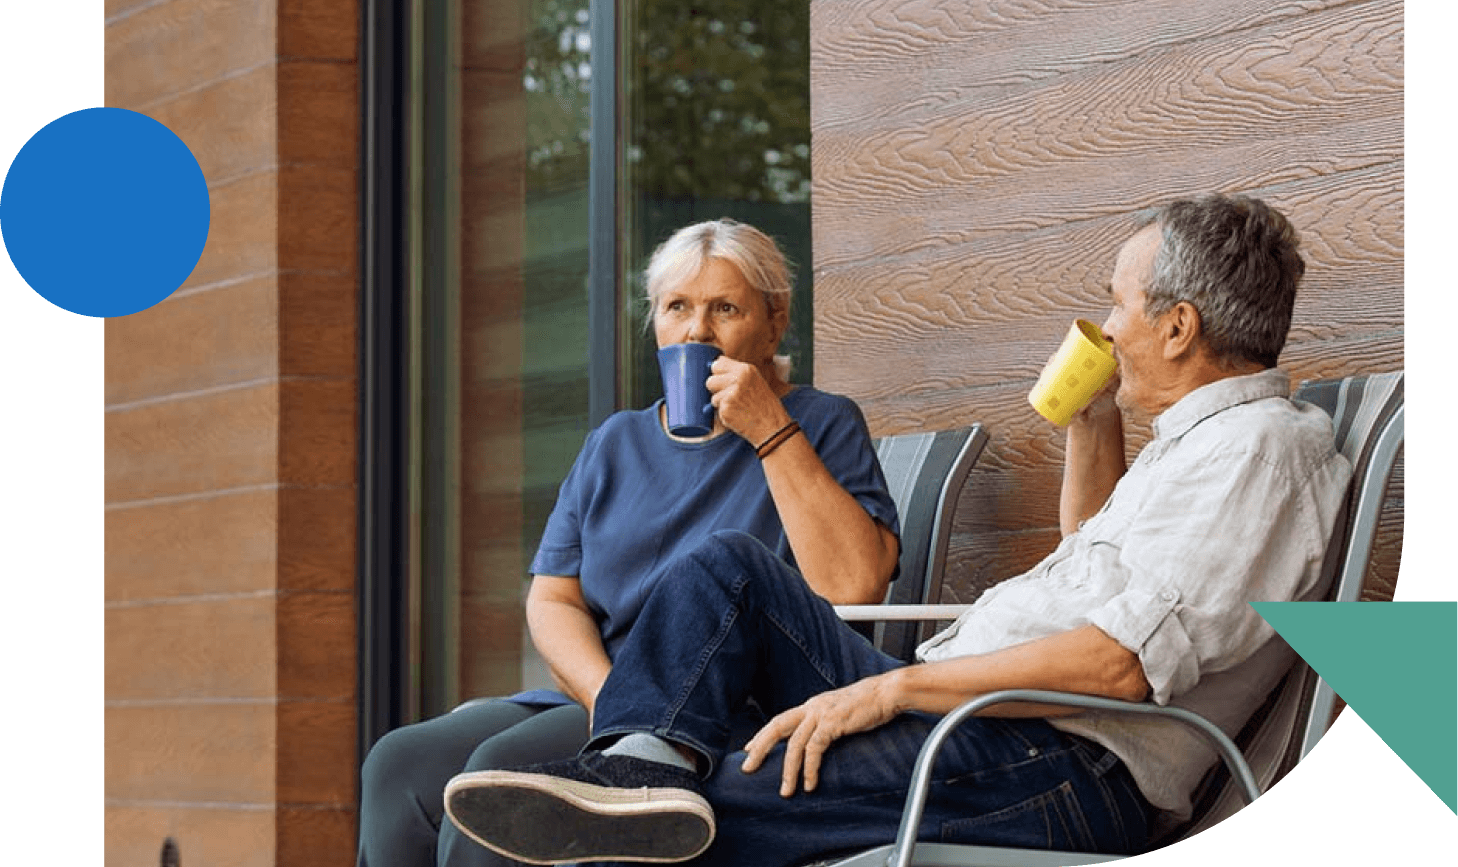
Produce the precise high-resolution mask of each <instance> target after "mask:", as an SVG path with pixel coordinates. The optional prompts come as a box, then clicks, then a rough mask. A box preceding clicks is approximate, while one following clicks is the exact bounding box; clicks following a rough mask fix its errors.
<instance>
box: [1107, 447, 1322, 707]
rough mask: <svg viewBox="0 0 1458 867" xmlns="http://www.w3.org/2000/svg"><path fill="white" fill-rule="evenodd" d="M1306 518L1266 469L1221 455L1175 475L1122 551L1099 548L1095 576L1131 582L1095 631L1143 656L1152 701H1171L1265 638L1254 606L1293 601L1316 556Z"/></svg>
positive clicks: (1287, 487)
mask: <svg viewBox="0 0 1458 867" xmlns="http://www.w3.org/2000/svg"><path fill="white" fill-rule="evenodd" d="M1197 491H1198V492H1199V493H1200V494H1201V495H1200V496H1198V497H1197V496H1194V494H1195V493H1196V492H1197ZM1308 511H1309V510H1308V509H1306V508H1304V507H1303V505H1302V492H1301V490H1300V486H1299V485H1296V484H1293V483H1292V482H1291V480H1290V479H1289V477H1287V476H1286V475H1285V474H1284V473H1282V472H1280V471H1279V470H1278V469H1277V468H1276V467H1274V466H1273V465H1272V464H1271V463H1269V462H1268V461H1265V460H1262V459H1261V458H1260V457H1259V456H1257V455H1246V454H1237V455H1223V456H1221V457H1220V458H1219V459H1217V460H1207V461H1203V462H1200V463H1198V464H1194V465H1191V466H1187V467H1184V468H1182V469H1181V471H1180V472H1179V473H1177V474H1173V475H1172V477H1168V478H1167V480H1166V482H1165V483H1164V484H1161V485H1160V486H1158V487H1157V488H1156V489H1154V490H1152V491H1151V492H1150V495H1149V496H1148V497H1147V498H1146V499H1145V501H1144V502H1143V503H1142V504H1141V506H1140V509H1139V515H1138V517H1137V519H1136V520H1135V521H1134V522H1132V523H1131V525H1130V529H1129V532H1128V534H1127V536H1125V537H1124V538H1123V539H1121V540H1119V541H1120V544H1118V545H1103V546H1099V547H1101V548H1104V549H1105V553H1104V554H1103V556H1102V557H1101V558H1098V559H1097V560H1096V561H1095V568H1102V569H1103V570H1119V571H1122V572H1123V573H1125V575H1126V576H1127V577H1126V580H1124V581H1121V582H1115V583H1118V584H1121V585H1122V588H1123V589H1122V590H1121V591H1120V592H1118V593H1117V594H1116V595H1114V596H1112V597H1111V598H1109V599H1108V600H1107V601H1105V602H1104V603H1103V604H1102V605H1100V606H1099V607H1097V608H1096V609H1095V610H1094V611H1093V612H1092V614H1091V616H1090V618H1089V619H1090V622H1091V623H1093V624H1094V625H1096V626H1098V627H1099V628H1100V629H1102V630H1103V631H1104V632H1106V633H1108V635H1109V636H1110V637H1111V638H1113V639H1114V640H1116V641H1118V642H1119V643H1120V644H1121V645H1122V646H1123V647H1124V648H1125V649H1127V650H1129V651H1131V652H1133V653H1136V654H1137V655H1138V656H1139V661H1140V664H1141V665H1142V666H1143V669H1144V676H1145V679H1146V680H1147V681H1148V682H1149V686H1150V689H1151V698H1152V700H1153V701H1155V702H1156V703H1158V704H1166V703H1168V702H1169V701H1170V700H1171V699H1173V698H1175V697H1177V696H1179V695H1180V694H1181V693H1184V692H1186V691H1188V690H1190V689H1192V688H1193V687H1194V686H1195V684H1197V683H1198V682H1199V680H1200V678H1201V677H1202V676H1203V675H1204V674H1206V673H1209V672H1211V671H1220V670H1223V669H1226V668H1229V667H1231V666H1233V665H1235V664H1237V663H1238V662H1240V661H1241V660H1243V659H1245V658H1246V657H1248V656H1249V655H1250V654H1252V653H1254V652H1255V650H1256V649H1257V648H1259V647H1260V646H1261V645H1262V644H1263V643H1265V642H1266V641H1267V640H1269V639H1270V637H1271V636H1272V635H1273V634H1274V633H1273V631H1272V630H1271V629H1270V627H1269V626H1268V625H1267V624H1266V623H1265V622H1264V621H1263V620H1262V619H1261V618H1260V617H1259V616H1258V615H1257V614H1256V613H1255V612H1254V610H1253V609H1251V608H1250V606H1249V605H1248V603H1249V602H1251V601H1259V600H1266V599H1292V598H1295V597H1296V596H1297V594H1298V592H1299V587H1298V586H1297V583H1298V582H1299V580H1300V578H1301V576H1303V575H1306V574H1309V573H1310V570H1309V569H1308V568H1307V567H1308V566H1309V564H1310V563H1311V562H1312V561H1313V559H1314V558H1315V557H1316V556H1317V552H1316V551H1315V550H1314V549H1313V547H1312V545H1311V542H1310V540H1311V539H1314V538H1319V534H1318V533H1314V532H1311V531H1310V530H1309V529H1307V527H1306V525H1307V524H1309V523H1310V521H1311V516H1310V515H1309V514H1308ZM1115 552H1117V553H1115ZM1099 561H1102V563H1101V564H1100V563H1099ZM1114 561H1117V562H1114Z"/></svg>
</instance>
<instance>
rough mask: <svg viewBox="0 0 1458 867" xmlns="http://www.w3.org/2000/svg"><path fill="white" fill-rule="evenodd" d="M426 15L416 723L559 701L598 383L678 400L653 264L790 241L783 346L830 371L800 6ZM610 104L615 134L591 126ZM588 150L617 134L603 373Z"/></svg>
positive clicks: (593, 6) (657, 5) (745, 3)
mask: <svg viewBox="0 0 1458 867" xmlns="http://www.w3.org/2000/svg"><path fill="white" fill-rule="evenodd" d="M413 8H414V14H415V19H414V20H415V25H414V26H415V28H416V31H415V32H416V33H417V37H416V39H417V41H416V43H415V44H416V46H417V52H416V64H415V75H414V78H413V79H412V80H413V82H414V89H413V99H414V103H413V105H414V114H413V123H414V124H416V128H417V130H418V133H417V135H416V137H415V139H414V145H415V149H414V151H413V153H414V158H413V164H414V166H415V168H414V170H413V172H412V184H413V189H414V195H413V197H412V200H413V203H414V209H413V211H412V214H413V223H412V225H413V226H414V227H415V228H414V231H415V237H416V238H417V239H418V241H419V244H418V248H417V249H418V254H417V255H416V256H415V257H414V262H415V273H416V277H417V284H416V289H415V293H414V299H415V301H414V313H415V323H416V324H415V325H413V326H412V331H413V344H412V349H411V359H412V361H411V371H412V373H411V387H412V389H413V390H414V391H413V394H414V399H413V409H412V412H413V414H414V418H413V420H412V425H411V430H412V434H411V438H412V442H413V447H412V453H411V454H412V457H411V462H412V466H413V471H412V478H413V483H412V492H411V503H412V507H413V509H414V514H413V527H414V530H413V536H412V538H411V539H410V540H409V543H410V546H411V551H412V554H411V558H410V559H411V563H412V570H413V572H414V574H413V576H412V578H413V580H412V585H413V587H414V591H413V592H414V597H413V598H414V599H415V607H414V610H413V614H412V616H413V618H414V623H413V629H412V635H413V647H414V650H413V654H414V655H413V658H412V660H411V664H412V666H413V672H414V678H415V683H416V684H417V693H418V694H417V695H416V696H415V700H414V705H415V706H414V707H413V708H412V712H411V714H410V715H411V716H417V715H430V714H434V713H438V712H440V711H442V710H444V709H446V708H447V707H449V706H450V705H451V704H452V703H454V702H456V701H458V700H460V699H461V698H464V697H469V696H473V695H500V694H507V693H510V692H512V691H514V690H516V689H518V688H520V687H521V686H522V684H523V682H525V683H526V684H527V685H529V686H543V685H549V683H548V681H547V678H546V674H545V671H544V670H543V669H542V668H541V667H540V665H539V664H538V663H537V662H536V661H535V659H534V654H533V653H532V651H531V649H530V644H529V642H528V641H526V639H525V626H524V618H523V616H522V600H523V598H524V592H525V588H526V585H527V580H528V577H529V576H528V569H529V565H530V560H531V556H532V554H533V553H534V552H535V549H536V544H537V541H538V539H539V538H540V535H541V532H542V528H543V526H544V524H545V522H546V519H547V515H548V513H549V512H550V510H551V508H552V505H553V502H554V500H555V496H556V490H557V486H558V484H559V482H560V481H561V479H562V478H563V476H564V475H565V474H566V473H567V470H568V469H569V468H570V466H571V464H572V461H573V459H574V458H575V456H576V454H577V451H578V449H579V447H580V446H581V444H582V441H583V438H584V436H585V435H586V433H587V430H588V428H589V425H590V420H589V406H588V404H589V385H590V383H591V382H594V381H600V378H601V377H603V376H606V377H608V378H609V379H610V381H612V382H615V383H616V384H617V385H616V388H615V389H614V391H615V393H616V394H617V395H618V398H617V403H618V404H619V406H623V407H629V406H643V405H646V404H647V403H648V402H650V401H651V400H653V399H655V398H656V397H657V395H658V394H659V392H660V388H659V385H658V378H657V374H656V368H655V367H654V366H653V365H652V349H653V347H652V345H651V343H652V339H651V336H650V335H649V334H648V333H647V332H646V331H645V330H644V320H643V317H642V314H643V312H644V310H643V306H642V304H641V303H640V302H639V300H638V299H639V297H640V295H641V286H640V285H639V281H638V279H637V277H636V275H637V273H638V272H639V271H640V270H641V269H642V267H643V265H644V263H645V260H646V257H647V255H648V254H649V253H650V252H651V251H652V248H653V247H654V246H655V245H656V244H657V243H658V242H660V241H661V240H663V238H665V237H667V235H668V234H669V233H671V232H672V231H673V230H674V229H676V228H678V227H679V226H682V225H685V224H687V223H690V222H694V221H697V220H702V219H709V218H715V217H721V216H729V217H734V218H736V219H740V220H744V221H746V222H751V223H754V224H755V225H757V226H759V227H761V228H763V229H764V230H766V231H767V232H769V233H770V234H772V235H774V236H775V237H776V238H777V239H778V240H779V241H780V242H781V243H782V244H783V245H784V247H785V248H786V250H787V252H788V253H789V254H790V256H791V258H792V259H793V261H794V263H795V264H796V265H797V266H798V267H797V271H798V275H799V276H798V281H797V289H796V292H797V297H796V301H795V313H794V316H793V319H792V324H791V333H790V336H789V338H788V341H787V346H786V348H787V350H788V351H789V352H790V353H791V354H792V357H793V359H794V362H795V374H794V376H793V378H794V379H795V380H796V381H799V382H808V381H810V376H811V373H812V369H811V365H812V358H811V346H810V337H811V325H810V323H811V314H812V310H811V304H810V295H809V286H810V278H811V272H810V265H811V260H810V222H809V107H808V98H809V63H808V7H807V5H806V4H803V3H798V2H791V3H784V2H782V0H724V2H716V3H713V4H702V3H701V4H693V3H688V2H683V0H619V2H618V3H616V4H613V3H610V2H602V0H599V2H590V0H415V3H414V6H413ZM594 14H598V15H602V14H611V15H613V16H614V18H613V23H614V24H615V25H616V33H617V45H615V46H606V47H604V46H599V45H594V44H593V34H594V28H593V24H594V23H595V22H594V20H593V15H594ZM598 23H600V22H598ZM604 52H607V53H604ZM609 57H610V58H613V59H614V60H615V61H616V62H615V63H613V64H608V63H604V62H601V61H602V60H603V59H604V58H609ZM595 58H596V59H597V60H598V61H599V63H598V64H597V65H596V66H595V65H594V59H595ZM599 67H600V68H608V67H613V68H615V71H616V75H615V76H612V77H611V78H612V80H607V81H605V80H603V79H602V77H601V76H595V75H594V73H595V69H597V68H599ZM604 99H607V100H611V101H612V103H613V105H612V107H613V109H614V113H613V116H615V117H616V118H617V122H616V129H603V130H593V129H591V119H592V117H593V112H592V108H593V101H594V100H604ZM600 106H601V104H600ZM593 135H598V136H603V135H609V136H611V137H612V139H611V143H612V144H613V146H614V148H613V153H614V154H615V155H616V158H615V160H614V161H613V163H610V164H609V165H613V166H615V167H614V168H612V169H611V171H612V172H613V174H614V175H615V177H614V178H612V179H611V181H612V186H610V187H609V188H610V189H616V190H617V193H616V195H615V196H614V197H613V198H612V202H611V204H612V207H613V209H614V216H613V218H612V223H613V224H614V225H615V227H616V237H617V241H616V244H617V245H618V246H617V250H616V256H615V257H614V260H615V261H616V262H617V263H618V265H617V270H618V272H619V273H617V274H614V275H612V278H611V284H610V293H611V294H612V295H613V296H614V297H613V298H612V299H611V303H610V304H608V306H607V308H606V309H607V310H609V311H612V310H617V311H619V314H620V321H619V322H618V323H617V326H618V327H617V329H616V333H617V335H618V340H619V345H618V347H617V349H616V350H615V351H614V352H610V353H606V354H598V355H596V356H594V355H593V354H592V353H591V352H590V351H589V346H590V344H591V343H592V341H591V339H590V332H591V330H592V329H591V326H592V323H591V322H590V320H589V310H590V308H591V305H590V303H589V296H590V293H591V292H592V291H594V290H593V288H592V287H593V286H594V285H598V286H599V287H600V286H601V285H602V283H601V277H600V275H598V276H596V277H595V276H594V275H592V274H590V273H589V271H590V260H591V257H590V255H589V253H590V250H589V224H590V219H589V209H590V208H591V207H592V206H593V195H592V194H591V193H590V190H591V189H592V182H593V180H594V179H593V177H592V169H591V168H590V167H591V166H593V165H594V163H593V159H592V153H593V146H594V142H593ZM603 143H604V141H603V140H602V139H599V140H598V145H602V144H603ZM598 165H599V168H600V165H601V164H600V163H599V164H598ZM598 180H602V179H601V178H599V179H598ZM609 315H610V314H609ZM595 377H596V378H598V379H596V380H595V379H594V378H595Z"/></svg>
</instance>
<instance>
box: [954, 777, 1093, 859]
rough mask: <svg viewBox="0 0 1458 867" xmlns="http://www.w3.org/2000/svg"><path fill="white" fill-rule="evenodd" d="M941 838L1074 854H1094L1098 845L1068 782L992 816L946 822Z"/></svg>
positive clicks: (997, 811) (993, 813)
mask: <svg viewBox="0 0 1458 867" xmlns="http://www.w3.org/2000/svg"><path fill="white" fill-rule="evenodd" d="M941 837H942V842H943V843H976V844H981V845H984V846H1013V847H1017V848H1022V849H1056V850H1061V851H1070V852H1091V851H1094V849H1095V846H1096V845H1097V844H1096V841H1095V838H1094V835H1093V832H1092V831H1091V830H1090V829H1089V825H1088V820H1087V818H1086V817H1085V816H1084V812H1083V808H1082V806H1080V805H1079V803H1078V797H1077V796H1076V795H1075V794H1074V792H1073V786H1072V784H1070V783H1068V782H1067V781H1065V782H1063V783H1062V784H1060V785H1059V786H1058V787H1057V788H1054V789H1051V790H1049V791H1047V792H1044V793H1042V794H1040V795H1034V796H1033V797H1031V798H1028V799H1027V800H1025V801H1022V802H1021V803H1017V804H1013V805H1011V806H1008V807H1004V808H1002V809H1000V810H995V811H993V812H991V813H983V814H982V815H980V816H973V817H969V818H964V819H952V820H950V821H947V822H943V823H942V833H941Z"/></svg>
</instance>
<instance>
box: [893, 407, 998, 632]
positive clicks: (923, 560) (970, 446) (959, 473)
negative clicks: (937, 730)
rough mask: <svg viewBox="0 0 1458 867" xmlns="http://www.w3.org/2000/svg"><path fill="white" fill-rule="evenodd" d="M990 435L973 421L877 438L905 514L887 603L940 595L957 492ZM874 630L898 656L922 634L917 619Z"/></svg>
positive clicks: (898, 506) (900, 509)
mask: <svg viewBox="0 0 1458 867" xmlns="http://www.w3.org/2000/svg"><path fill="white" fill-rule="evenodd" d="M987 439H988V436H987V432H986V431H985V430H984V429H983V427H982V425H980V424H974V425H970V426H967V427H960V428H955V429H952V430H943V431H935V432H928V433H907V434H896V435H894V436H887V437H881V438H880V439H878V440H876V457H877V458H878V459H879V460H880V462H881V469H882V470H883V471H884V472H885V474H886V483H887V485H888V486H889V487H890V489H891V498H892V499H893V500H895V501H896V512H897V514H898V515H899V516H900V519H901V561H900V564H901V573H900V577H898V578H897V579H896V580H895V581H894V582H892V584H891V587H890V588H889V590H888V591H887V593H886V600H885V601H886V602H887V603H888V604H901V605H916V604H926V603H929V602H935V601H936V599H937V596H938V595H939V593H940V591H941V585H942V574H943V572H944V571H945V570H946V565H947V545H948V543H949V542H950V541H951V536H952V515H953V512H954V511H956V508H957V495H958V494H959V493H961V490H962V485H963V483H964V482H966V480H967V474H968V473H969V472H970V471H971V469H972V465H973V464H975V463H977V458H978V456H980V455H981V454H982V450H983V448H984V447H985V446H986V445H987ZM867 628H869V627H867ZM874 631H875V634H874V636H873V638H874V641H875V642H876V646H877V647H879V648H881V649H882V650H883V651H885V652H886V653H889V654H891V655H892V656H895V657H898V658H900V659H907V660H909V659H910V658H911V655H912V652H913V651H914V650H915V649H916V645H917V643H918V639H919V630H918V625H917V624H915V623H900V622H896V623H878V624H876V625H875V627H874Z"/></svg>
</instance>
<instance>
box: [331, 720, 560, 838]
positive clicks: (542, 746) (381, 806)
mask: <svg viewBox="0 0 1458 867" xmlns="http://www.w3.org/2000/svg"><path fill="white" fill-rule="evenodd" d="M587 734H588V732H587V711H586V710H585V709H583V707H582V706H581V705H578V704H570V705H564V706H560V707H553V708H547V709H542V708H540V707H530V706H526V705H519V704H515V703H513V702H510V701H506V700H504V699H490V700H488V701H485V702H481V703H479V704H475V705H471V706H469V707H465V708H462V709H460V710H457V711H455V712H453V713H448V714H445V715H443V716H439V717H436V718H434V719H429V720H425V721H424V722H419V723H415V724H414V725H408V726H402V727H401V728H398V729H396V730H394V731H392V732H390V733H389V734H387V735H385V736H384V737H382V738H380V739H379V741H377V742H376V743H375V745H374V746H373V747H371V748H370V751H369V755H368V756H367V757H366V758H365V763H364V768H363V769H362V770H361V772H360V808H359V857H358V861H357V864H358V867H499V865H508V864H515V863H517V862H515V861H511V860H509V859H506V858H502V857H501V856H500V855H497V854H495V853H494V852H491V851H490V850H488V849H486V848H485V847H484V846H478V845H476V843H475V842H473V841H472V840H470V839H469V838H467V837H465V836H463V835H462V834H461V833H460V832H459V831H457V830H456V827H455V825H453V824H451V822H450V821H449V820H448V819H445V818H444V817H445V800H444V798H443V797H442V795H443V793H444V790H445V785H446V783H447V782H448V781H449V780H450V778H451V777H454V776H455V775H456V774H459V773H461V772H462V771H484V770H494V769H499V768H510V767H515V766H517V765H525V764H534V763H537V762H549V761H556V760H558V759H566V758H571V757H572V756H575V755H577V752H578V750H580V749H581V748H582V745H583V744H584V743H586V742H587Z"/></svg>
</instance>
